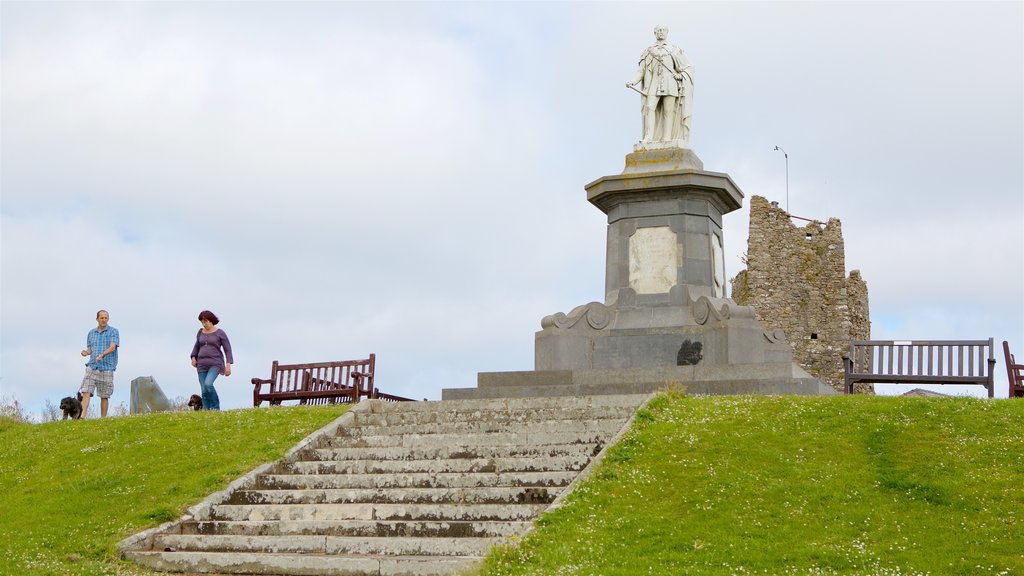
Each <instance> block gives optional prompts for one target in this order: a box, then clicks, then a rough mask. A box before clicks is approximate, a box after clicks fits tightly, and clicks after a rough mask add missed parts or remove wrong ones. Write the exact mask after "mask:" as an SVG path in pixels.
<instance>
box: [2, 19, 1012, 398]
mask: <svg viewBox="0 0 1024 576" xmlns="http://www.w3.org/2000/svg"><path fill="white" fill-rule="evenodd" d="M1022 6H1024V4H1022V3H1021V2H1003V3H984V2H970V3H932V2H911V3H893V2H851V3H837V2H827V3H826V2H793V3H774V2H757V3H725V2H714V3H685V2H679V3H657V4H640V3H584V2H573V3H540V2H534V3H385V2H379V3H372V4H370V3H356V2H259V3H256V2H129V3H111V2H102V3H101V2H88V1H78V2H68V3H62V2H13V1H4V2H2V3H0V34H2V36H0V49H2V61H0V66H2V68H0V81H2V87H0V218H2V221H0V223H2V229H0V233H2V268H0V288H2V300H0V313H2V317H0V322H2V324H0V338H2V340H0V395H2V396H4V397H6V398H11V397H14V398H17V399H18V400H19V401H20V402H22V403H23V404H25V405H26V406H27V407H28V408H29V409H30V410H31V411H32V412H34V413H38V412H39V410H40V409H41V408H42V406H43V404H44V402H45V401H46V400H47V399H49V400H50V401H51V402H53V403H54V404H56V403H57V402H58V401H59V399H60V398H61V397H63V396H66V395H70V394H73V393H74V392H75V391H76V390H77V388H78V386H79V383H80V381H81V377H82V372H83V362H84V361H83V359H82V358H81V356H79V351H80V350H81V349H82V348H83V346H84V343H85V336H86V333H87V332H88V330H89V329H90V328H92V327H94V326H95V319H94V318H95V313H96V311H97V310H98V309H100V308H104V309H107V310H109V311H110V323H111V325H112V326H115V327H117V328H118V329H119V331H120V334H121V349H120V364H119V366H118V370H117V373H116V377H115V394H114V397H113V401H114V403H115V404H117V403H120V402H127V401H128V398H129V390H130V381H131V380H132V379H133V378H135V377H137V376H143V375H145V376H149V375H151V376H153V377H155V378H156V380H157V382H158V383H159V384H160V385H161V386H162V387H163V388H164V390H165V391H166V392H167V393H168V395H169V396H171V397H175V396H187V395H189V394H192V393H193V392H198V389H199V386H198V383H197V380H196V375H195V371H194V369H193V368H192V367H191V365H190V364H189V352H190V351H191V348H192V344H193V342H194V339H195V333H196V330H197V329H198V328H199V322H198V321H197V320H196V316H197V315H198V313H199V311H200V310H203V309H210V310H213V311H214V312H215V313H217V315H219V316H220V318H221V325H220V327H221V328H223V329H224V330H225V331H226V332H227V334H228V335H229V336H230V338H231V341H232V344H233V346H234V351H235V365H234V373H233V375H232V376H231V377H229V378H220V379H218V381H217V388H218V390H219V392H220V396H221V403H222V406H223V407H224V408H236V407H244V406H249V405H251V391H252V386H251V385H250V384H249V379H250V378H252V377H254V376H260V377H266V376H268V375H269V371H270V364H271V362H272V361H273V360H280V361H282V362H311V361H324V360H341V359H351V358H362V357H366V356H367V355H368V354H369V353H371V352H374V353H376V354H377V362H378V364H377V384H378V386H379V387H380V388H381V389H382V390H384V391H386V392H390V393H395V394H401V395H406V396H411V397H414V398H430V399H436V398H439V397H440V390H441V389H442V388H445V387H464V386H472V385H474V384H475V381H476V373H477V372H481V371H484V372H490V371H504V370H529V369H532V368H533V339H534V332H536V331H537V330H539V329H540V319H541V318H542V317H543V316H546V315H548V314H553V313H555V312H568V311H569V310H571V309H572V308H573V307H575V306H577V305H580V304H585V303H587V302H590V301H594V300H597V301H601V300H603V290H604V256H605V226H606V220H605V216H604V214H602V213H601V212H600V211H599V210H598V209H596V208H595V207H593V206H591V205H590V204H589V203H588V202H587V201H586V194H585V191H584V189H583V187H584V185H586V184H587V183H589V182H591V181H593V180H595V179H597V178H599V177H601V176H605V175H612V174H618V173H619V172H621V171H622V169H623V166H624V158H625V155H626V154H627V153H629V152H631V151H632V144H633V143H634V142H636V140H637V139H638V138H639V136H640V114H639V109H640V105H639V101H638V98H639V97H638V96H637V94H636V93H635V92H632V91H630V90H627V89H626V88H625V86H624V82H625V81H626V80H627V79H629V78H630V77H631V76H632V74H633V72H634V71H635V69H636V62H637V59H638V57H639V55H640V53H641V51H642V50H643V49H644V47H646V46H648V45H649V44H651V42H652V41H653V34H652V29H653V28H654V26H655V25H656V24H665V25H667V26H668V27H669V29H670V33H669V40H670V41H671V42H672V43H675V44H678V45H679V46H681V47H682V48H683V49H684V50H685V51H686V52H687V54H688V56H689V57H690V59H691V60H692V61H693V62H694V64H695V66H696V82H695V86H696V88H695V106H694V119H693V134H692V138H691V143H692V145H693V148H694V150H695V152H696V153H697V154H698V155H699V156H700V158H701V159H702V160H703V162H704V166H705V169H707V170H711V171H716V172H726V173H728V174H729V175H730V176H731V177H732V178H733V180H734V181H735V182H736V183H737V184H738V185H739V187H740V188H741V189H742V190H743V192H744V193H745V194H746V196H747V200H745V202H744V208H743V209H741V210H738V211H736V212H733V213H731V214H729V215H727V216H726V218H725V222H724V226H725V231H724V232H725V249H726V267H727V274H728V276H729V277H730V278H731V277H732V276H734V275H735V274H736V273H737V272H739V271H740V270H741V269H742V266H743V265H742V262H741V260H740V257H741V255H742V254H743V253H744V252H745V251H746V239H747V226H748V212H747V206H748V205H749V198H750V196H752V195H760V196H765V197H767V198H769V199H770V200H777V201H779V202H780V203H781V204H782V205H783V206H784V207H785V206H786V205H787V203H788V206H789V208H790V211H791V212H792V213H793V214H795V215H798V216H802V217H806V218H814V219H819V220H827V219H828V218H830V217H837V218H839V219H841V220H842V223H843V232H844V236H845V240H846V266H847V270H848V271H849V270H853V269H859V270H861V272H862V274H863V276H864V279H865V280H866V282H867V284H868V289H869V294H870V306H871V320H872V336H873V337H874V338H877V339H985V338H989V337H994V338H995V339H996V342H997V346H998V345H999V343H1001V341H1002V340H1004V339H1005V340H1009V341H1010V343H1011V346H1012V347H1013V348H1014V349H1015V350H1016V351H1017V355H1018V356H1024V273H1022V271H1021V270H1022V267H1024V115H1022V109H1024V104H1022V102H1024V90H1022V84H1024V80H1022V77H1024V74H1022V70H1024V56H1022V55H1024V9H1022ZM775 146H781V147H782V148H784V149H785V150H786V151H787V152H788V153H789V194H788V200H787V197H786V196H787V194H786V175H785V174H786V166H785V160H784V157H783V155H782V153H781V152H777V151H774V147H775ZM996 370H997V372H996V381H997V383H998V388H999V392H1000V393H1001V394H1002V395H1004V396H1005V394H1006V391H1005V386H1006V374H1005V368H1004V367H1003V362H1002V356H1001V352H1000V353H999V365H998V366H997V368H996Z"/></svg>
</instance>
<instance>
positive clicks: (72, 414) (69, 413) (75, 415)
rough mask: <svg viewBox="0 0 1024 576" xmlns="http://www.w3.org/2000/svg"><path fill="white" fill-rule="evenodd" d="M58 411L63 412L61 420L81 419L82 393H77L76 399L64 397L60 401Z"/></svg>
mask: <svg viewBox="0 0 1024 576" xmlns="http://www.w3.org/2000/svg"><path fill="white" fill-rule="evenodd" d="M60 409H61V411H62V412H64V417H63V418H61V420H67V419H68V418H71V419H72V420H81V419H82V393H81V392H79V393H78V396H77V398H72V397H71V396H65V397H64V398H62V399H61V401H60Z"/></svg>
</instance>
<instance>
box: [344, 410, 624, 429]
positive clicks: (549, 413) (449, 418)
mask: <svg viewBox="0 0 1024 576" xmlns="http://www.w3.org/2000/svg"><path fill="white" fill-rule="evenodd" d="M635 411H636V406H588V407H582V408H561V407H558V408H537V409H529V410H507V409H501V410H479V409H477V410H472V411H461V412H460V411H449V410H434V411H429V412H423V411H389V412H356V413H354V414H353V419H352V423H353V426H357V427H358V426H403V425H423V424H458V423H464V422H467V421H470V420H486V421H490V422H523V423H525V422H544V421H552V420H573V421H584V420H625V419H627V418H629V417H630V416H632V415H633V412H635Z"/></svg>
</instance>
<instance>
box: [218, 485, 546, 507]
mask: <svg viewBox="0 0 1024 576" xmlns="http://www.w3.org/2000/svg"><path fill="white" fill-rule="evenodd" d="M558 492H559V490H558V489H554V488H530V487H488V488H398V489H396V488H382V489H349V488H342V489H324V490H238V491H236V492H235V493H233V494H232V495H231V498H230V499H229V500H228V501H227V504H358V503H374V504H378V503H379V504H543V503H550V502H553V501H554V500H555V497H556V496H557V495H558Z"/></svg>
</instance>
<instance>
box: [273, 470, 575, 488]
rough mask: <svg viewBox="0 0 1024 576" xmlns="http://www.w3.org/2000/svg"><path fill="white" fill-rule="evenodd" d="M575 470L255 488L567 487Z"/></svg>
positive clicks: (300, 481)
mask: <svg viewBox="0 0 1024 576" xmlns="http://www.w3.org/2000/svg"><path fill="white" fill-rule="evenodd" d="M576 474H577V472H575V471H545V472H497V473H478V474H467V473H462V472H438V473H432V472H419V473H409V474H402V475H381V474H332V473H327V472H325V473H318V474H312V475H306V474H261V475H260V476H258V477H257V478H256V488H259V489H283V490H308V489H331V488H461V487H484V486H550V487H559V486H567V485H568V484H569V483H570V482H572V480H573V478H575V477H576Z"/></svg>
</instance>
